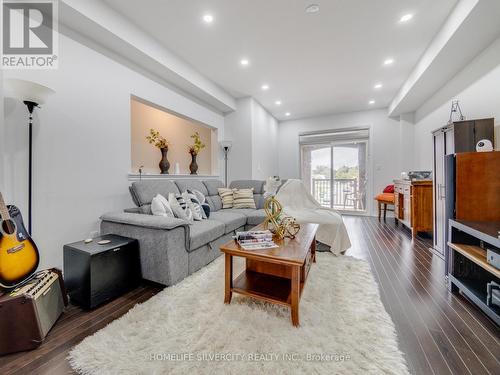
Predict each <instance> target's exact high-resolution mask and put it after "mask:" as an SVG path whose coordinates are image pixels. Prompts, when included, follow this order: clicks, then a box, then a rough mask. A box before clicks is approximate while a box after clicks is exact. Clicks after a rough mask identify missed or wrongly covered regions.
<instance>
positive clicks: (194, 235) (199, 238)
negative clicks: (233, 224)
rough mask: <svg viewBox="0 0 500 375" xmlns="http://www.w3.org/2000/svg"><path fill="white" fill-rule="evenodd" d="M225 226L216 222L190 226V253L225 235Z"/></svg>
mask: <svg viewBox="0 0 500 375" xmlns="http://www.w3.org/2000/svg"><path fill="white" fill-rule="evenodd" d="M224 228H225V226H224V224H223V223H221V222H220V221H215V220H202V221H196V222H194V223H193V224H191V225H190V226H189V250H188V251H189V252H191V251H192V250H194V249H197V248H199V247H200V246H203V245H205V244H207V243H209V242H211V241H214V240H215V239H217V238H219V237H220V236H222V235H224Z"/></svg>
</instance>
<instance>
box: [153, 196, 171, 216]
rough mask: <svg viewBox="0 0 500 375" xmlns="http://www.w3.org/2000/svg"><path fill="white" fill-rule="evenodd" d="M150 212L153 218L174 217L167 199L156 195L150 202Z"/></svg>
mask: <svg viewBox="0 0 500 375" xmlns="http://www.w3.org/2000/svg"><path fill="white" fill-rule="evenodd" d="M151 212H152V213H153V215H155V216H166V217H174V212H173V211H172V209H171V208H170V204H169V203H168V200H167V198H165V197H164V196H163V195H161V194H157V195H156V197H154V198H153V200H152V201H151Z"/></svg>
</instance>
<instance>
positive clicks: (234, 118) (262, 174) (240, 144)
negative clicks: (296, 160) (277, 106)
mask: <svg viewBox="0 0 500 375" xmlns="http://www.w3.org/2000/svg"><path fill="white" fill-rule="evenodd" d="M224 129H225V134H226V137H227V139H229V140H231V141H232V142H233V146H232V149H231V151H230V153H229V156H228V159H229V161H228V182H230V181H233V180H245V179H255V180H265V179H267V177H269V176H274V175H277V174H278V153H277V138H278V121H277V120H276V119H275V118H274V117H273V116H272V115H271V114H269V112H267V111H266V110H265V109H264V108H263V107H262V106H261V105H260V104H259V103H258V102H257V101H255V100H254V99H253V98H242V99H238V100H237V101H236V111H234V112H232V113H230V114H228V115H226V118H225V128H224Z"/></svg>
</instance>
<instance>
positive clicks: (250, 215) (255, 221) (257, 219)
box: [223, 208, 266, 226]
mask: <svg viewBox="0 0 500 375" xmlns="http://www.w3.org/2000/svg"><path fill="white" fill-rule="evenodd" d="M223 212H228V213H229V212H231V213H242V214H244V215H245V216H246V218H247V224H248V225H252V226H255V225H259V224H260V223H262V222H263V221H264V219H265V218H266V211H264V210H263V209H260V210H252V209H250V208H243V209H241V208H240V209H236V208H232V209H230V210H224V211H223Z"/></svg>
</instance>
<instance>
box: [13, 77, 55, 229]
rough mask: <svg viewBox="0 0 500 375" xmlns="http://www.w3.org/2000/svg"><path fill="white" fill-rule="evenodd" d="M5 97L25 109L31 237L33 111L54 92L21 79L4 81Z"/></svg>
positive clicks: (29, 227)
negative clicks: (8, 97) (11, 98)
mask: <svg viewBox="0 0 500 375" xmlns="http://www.w3.org/2000/svg"><path fill="white" fill-rule="evenodd" d="M5 88H6V96H11V97H13V98H15V99H18V100H21V101H22V102H23V103H24V104H25V105H26V107H27V109H28V113H29V118H28V233H29V234H30V235H31V227H32V215H31V213H32V207H33V111H34V110H35V108H39V105H40V104H44V103H45V102H46V100H47V98H48V97H49V95H51V94H53V93H54V92H55V91H54V90H52V89H49V88H48V87H45V86H42V85H39V84H38V83H35V82H30V81H24V80H22V79H6V80H5Z"/></svg>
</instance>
